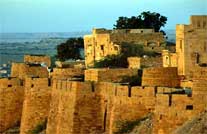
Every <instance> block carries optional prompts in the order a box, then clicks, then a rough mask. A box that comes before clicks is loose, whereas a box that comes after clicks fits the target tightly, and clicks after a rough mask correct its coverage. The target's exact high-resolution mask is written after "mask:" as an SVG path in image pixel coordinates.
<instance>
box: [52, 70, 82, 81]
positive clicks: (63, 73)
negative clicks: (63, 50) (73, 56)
mask: <svg viewBox="0 0 207 134" xmlns="http://www.w3.org/2000/svg"><path fill="white" fill-rule="evenodd" d="M83 75H84V70H83V69H81V68H54V69H53V72H52V75H51V76H52V78H53V79H70V78H73V77H80V76H83Z"/></svg>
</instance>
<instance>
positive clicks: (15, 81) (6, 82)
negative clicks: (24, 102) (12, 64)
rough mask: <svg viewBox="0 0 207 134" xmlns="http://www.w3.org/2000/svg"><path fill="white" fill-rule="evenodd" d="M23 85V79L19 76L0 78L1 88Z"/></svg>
mask: <svg viewBox="0 0 207 134" xmlns="http://www.w3.org/2000/svg"><path fill="white" fill-rule="evenodd" d="M16 86H23V81H22V80H20V79H19V78H0V88H8V87H16Z"/></svg>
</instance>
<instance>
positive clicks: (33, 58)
mask: <svg viewBox="0 0 207 134" xmlns="http://www.w3.org/2000/svg"><path fill="white" fill-rule="evenodd" d="M24 62H25V63H35V64H41V63H44V64H46V65H47V66H48V67H50V66H51V59H50V57H49V56H46V55H25V56H24Z"/></svg>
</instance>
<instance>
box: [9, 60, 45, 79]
mask: <svg viewBox="0 0 207 134" xmlns="http://www.w3.org/2000/svg"><path fill="white" fill-rule="evenodd" d="M11 77H18V78H20V79H25V78H26V77H40V78H48V77H49V73H48V71H47V68H44V67H41V66H30V65H27V64H25V63H12V68H11Z"/></svg>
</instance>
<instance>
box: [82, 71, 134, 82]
mask: <svg viewBox="0 0 207 134" xmlns="http://www.w3.org/2000/svg"><path fill="white" fill-rule="evenodd" d="M136 75H138V69H126V68H123V69H88V70H85V81H95V82H121V81H122V80H123V78H124V77H126V76H136Z"/></svg>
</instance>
